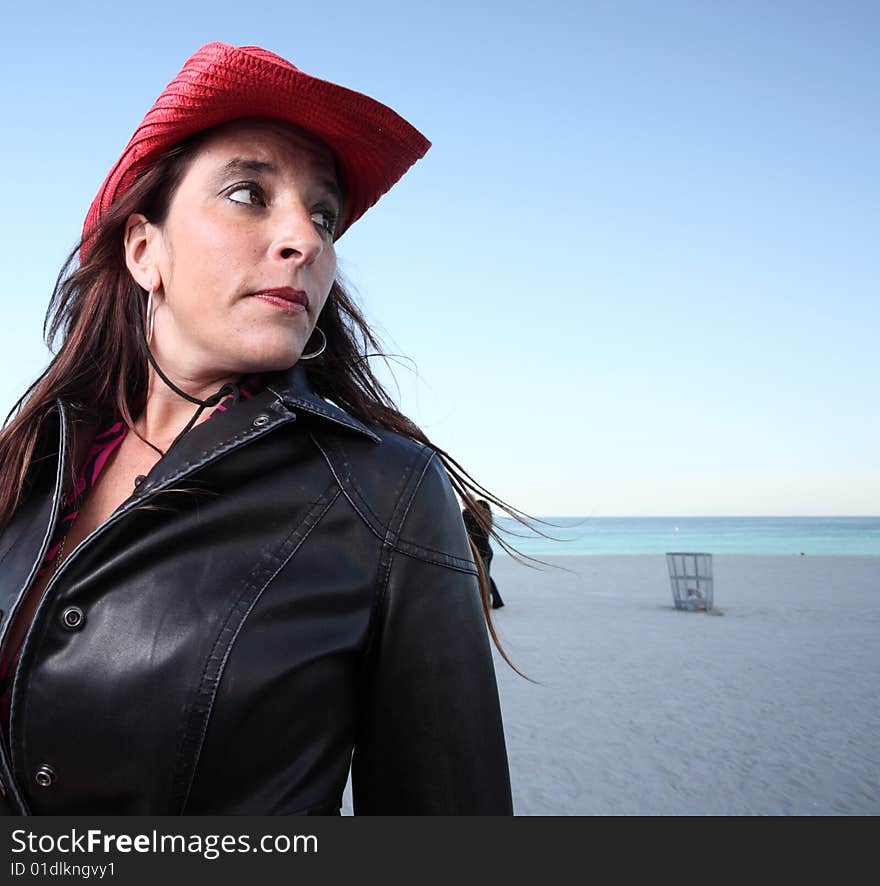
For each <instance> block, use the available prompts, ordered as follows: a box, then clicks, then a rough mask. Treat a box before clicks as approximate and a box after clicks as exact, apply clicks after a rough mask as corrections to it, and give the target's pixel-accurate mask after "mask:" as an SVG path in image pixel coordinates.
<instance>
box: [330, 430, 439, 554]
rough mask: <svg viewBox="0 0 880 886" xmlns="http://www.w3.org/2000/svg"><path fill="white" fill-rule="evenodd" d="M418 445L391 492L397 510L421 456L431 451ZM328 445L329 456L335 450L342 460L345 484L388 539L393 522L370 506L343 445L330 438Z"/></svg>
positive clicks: (380, 535)
mask: <svg viewBox="0 0 880 886" xmlns="http://www.w3.org/2000/svg"><path fill="white" fill-rule="evenodd" d="M418 446H419V448H418V449H417V450H416V451H415V452H414V453H413V455H412V458H411V459H410V461H409V462H407V463H406V465H405V466H404V468H403V470H402V471H401V473H400V476H399V479H398V482H397V483H396V485H395V487H394V489H393V491H392V493H391V494H392V498H393V499H394V500H395V510H396V505H397V502H398V500H399V497H401V496H403V494H404V491H405V490H406V487H407V485H408V483H409V480H410V476H411V474H412V472H413V470H414V468H415V466H416V465H417V464H418V460H419V458H420V457H423V456H424V453H425V452H429V453H430V452H431V450H429V449H428V448H427V447H426V446H423V445H422V444H421V443H419V444H418ZM326 447H327V450H328V452H327V456H328V457H329V452H333V453H334V454H335V456H336V458H337V459H339V460H340V461H341V462H342V467H343V476H344V479H345V485H347V486H349V487H350V488H351V490H352V493H353V494H354V495H357V497H358V499H359V500H360V503H361V507H362V508H364V509H365V510H367V511H369V512H370V514H371V515H372V517H373V519H374V521H375V524H374V525H375V529H376V533H377V534H378V535H379V537H380V538H384V540H388V538H389V534H388V529H389V526H390V525H391V522H389V524H387V525H386V524H385V523H384V522H383V520H382V519H381V518H380V517H379V515H378V514H376V512H375V511H374V510H373V509H372V507H371V506H370V501H369V497H368V496H367V495H365V494H364V491H363V490H362V489H361V487H360V485H359V484H358V481H357V476H356V475H355V473H354V471H352V470H351V463H350V461H349V459H348V456H347V454H346V452H345V450H344V449H343V448H342V446H341V445H340V444H339V443H338V442H336V441H334V440H328V441H327V442H326ZM383 530H384V536H383Z"/></svg>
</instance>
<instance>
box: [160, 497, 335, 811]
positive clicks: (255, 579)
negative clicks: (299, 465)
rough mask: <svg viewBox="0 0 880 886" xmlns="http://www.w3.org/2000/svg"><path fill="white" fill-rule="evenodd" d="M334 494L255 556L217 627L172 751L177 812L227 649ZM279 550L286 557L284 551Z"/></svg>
mask: <svg viewBox="0 0 880 886" xmlns="http://www.w3.org/2000/svg"><path fill="white" fill-rule="evenodd" d="M339 495H340V490H339V489H338V488H337V487H336V484H335V483H331V484H330V485H329V486H328V487H327V488H326V489H325V490H324V492H323V493H322V494H321V496H320V497H319V498H318V499H317V500H316V501H315V502H313V504H312V505H311V507H310V508H309V510H308V511H307V512H306V514H305V516H304V517H303V518H302V520H301V521H300V522H299V523H298V524H297V525H296V527H295V528H294V529H293V530H292V531H291V532H290V534H289V535H288V536H287V537H286V538H285V539H284V541H283V542H282V543H281V544H280V545H276V546H275V547H274V556H272V552H270V551H269V550H264V551H262V552H261V555H260V559H259V560H258V562H257V564H256V566H255V567H254V570H253V572H252V573H251V575H250V576H249V577H248V580H247V582H246V584H245V586H244V588H243V589H242V591H241V593H240V594H239V595H238V598H237V599H236V600H235V602H234V603H233V604H232V605H231V606H230V608H229V612H228V614H227V617H226V620H225V621H224V622H223V624H222V625H221V626H220V629H219V631H218V632H217V636H216V638H215V640H214V645H213V647H212V649H211V652H210V654H209V655H208V657H207V659H206V661H205V668H204V670H203V671H202V676H201V678H200V680H199V684H198V688H197V690H196V693H195V698H194V700H193V702H192V703H191V704H190V705H189V706H188V708H187V712H186V716H185V717H184V718H183V722H182V727H181V734H180V738H179V740H178V749H177V752H176V754H175V758H176V760H175V765H174V768H173V776H172V780H171V797H170V800H171V801H172V803H173V804H174V805H175V806H177V807H179V809H180V810H181V811H182V810H183V809H185V808H186V804H187V802H188V800H189V795H190V793H191V791H192V786H193V782H194V781H195V776H196V771H197V769H198V764H199V758H200V757H201V753H202V747H203V746H204V742H205V736H206V734H207V731H208V724H209V722H210V719H211V712H212V710H213V707H214V701H215V700H216V697H217V690H218V688H219V686H220V680H221V679H222V677H223V672H224V669H225V667H226V662H227V661H228V659H229V656H230V655H231V653H232V647H233V646H234V645H235V641H236V639H237V638H238V635H239V633H240V632H241V630H242V628H243V627H244V624H245V622H246V621H247V618H248V616H249V615H250V614H251V612H252V611H253V608H254V607H255V606H256V605H257V603H258V601H259V600H260V597H262V595H263V592H264V591H265V590H266V588H267V587H268V586H269V585H270V584H271V583H272V582H273V581H274V580H275V578H276V577H277V575H278V573H279V572H281V570H282V569H283V568H284V567H285V566H286V565H287V563H288V562H289V561H290V559H291V558H292V557H293V556H294V555H295V554H296V552H297V551H298V550H299V549H300V547H302V545H303V543H304V542H305V540H306V539H307V538H308V537H309V535H310V534H311V532H312V530H313V529H314V528H315V527H316V526H317V525H318V524H319V523H320V522H321V520H322V518H323V517H324V515H325V514H326V513H327V511H329V510H330V508H331V507H332V506H333V503H334V502H335V501H336V500H337V499H338V498H339ZM285 551H286V553H284V552H285ZM264 559H265V561H266V562H264ZM193 720H196V721H197V722H196V724H195V727H194V728H190V725H189V724H190V722H191V721H193ZM198 721H201V722H200V723H199V722H198ZM196 730H197V731H196ZM187 769H188V770H189V776H188V778H187V776H186V771H187ZM184 779H186V785H185V786H183V785H182V786H181V787H182V790H181V791H178V790H177V784H178V782H181V781H183V780H184Z"/></svg>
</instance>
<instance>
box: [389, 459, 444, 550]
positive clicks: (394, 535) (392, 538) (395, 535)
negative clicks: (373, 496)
mask: <svg viewBox="0 0 880 886" xmlns="http://www.w3.org/2000/svg"><path fill="white" fill-rule="evenodd" d="M425 452H426V453H427V455H428V457H427V458H426V459H425V463H424V464H423V465H422V470H421V472H420V473H419V477H418V479H417V480H416V481H415V484H414V485H413V490H412V492H411V493H410V496H409V499H408V500H407V502H406V506H405V507H403V513H402V514H401V515H400V519H399V522H398V524H397V525H396V526H395V525H394V521H395V519H396V518H397V513H398V511H400V509H401V507H402V506H403V502H404V497H403V494H402V493H401V496H400V498H398V500H397V501H396V502H395V504H394V513H393V514H392V515H391V520H390V521H389V523H388V534H387V536H386V539H387V541H388V542H390V543H391V544H393V545H395V547H396V546H397V542H398V540H399V539H400V533H401V531H402V530H403V524H404V523H405V522H406V518H407V515H408V514H409V511H410V508H411V507H412V505H413V502H414V501H415V500H416V496H417V495H418V494H419V489H421V487H422V481H423V480H424V479H425V474H427V472H428V467H429V466H430V464H431V462H432V461H433V459H434V452H433V451H432V450H430V449H427V450H425Z"/></svg>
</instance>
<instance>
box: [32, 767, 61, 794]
mask: <svg viewBox="0 0 880 886" xmlns="http://www.w3.org/2000/svg"><path fill="white" fill-rule="evenodd" d="M57 779H58V776H57V775H56V774H55V770H54V769H53V768H52V767H51V766H49V765H48V764H47V763H43V765H42V766H40V768H39V769H38V770H37V771H36V772H35V773H34V781H35V782H36V783H37V784H38V785H39V786H40V787H41V788H48V787H51V786H52V785H53V784H55V782H56V781H57Z"/></svg>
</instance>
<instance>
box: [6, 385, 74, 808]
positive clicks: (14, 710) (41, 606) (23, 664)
mask: <svg viewBox="0 0 880 886" xmlns="http://www.w3.org/2000/svg"><path fill="white" fill-rule="evenodd" d="M56 404H57V406H58V415H59V419H60V427H59V444H58V447H59V448H58V466H57V468H56V470H55V489H54V490H53V492H52V509H51V512H50V516H49V525H48V527H47V528H46V532H45V535H44V536H43V543H42V544H41V545H40V550H39V553H38V554H37V559H36V562H35V563H34V565H33V566H32V567H31V571H30V572H29V573H28V577H27V579H26V580H25V585H24V586H25V587H29V586H30V584H31V583H32V582H33V580H34V577H35V575H36V573H37V570H39V568H40V566H41V564H42V562H43V557H45V556H46V550H47V548H48V547H49V543H50V542H51V540H52V533H53V532H54V530H55V524H56V522H57V520H58V514H59V513H60V510H61V502H62V496H63V493H64V471H65V469H66V467H67V455H68V452H67V413H66V412H65V411H64V404H63V403H62V402H61V401H60V400H57V401H56ZM51 583H52V580H51V579H50V580H49V582H48V584H47V585H46V590H48V588H49V585H50V584H51ZM49 605H50V602H49V595H48V594H47V593H46V591H45V590H44V591H43V596H42V598H41V599H40V602H39V603H38V604H37V608H36V610H35V611H34V614H33V615H32V616H31V623H30V625H29V626H28V629H27V631H26V632H25V635H24V637H23V638H22V640H21V647H20V649H19V653H18V664H17V665H16V667H15V672H14V676H13V681H12V697H11V700H10V705H9V729H8V733H9V734H8V735H7V739H8V741H7V744H8V745H9V757H10V759H9V763H10V767H11V768H12V769H13V770H14V769H15V759H16V757H18V758H19V759H20V760H21V763H22V765H23V766H24V765H25V758H26V757H27V753H28V752H27V750H26V742H24V741H22V743H21V754H20V755H16V754H15V742H14V739H15V732H16V730H15V729H14V728H13V727H14V726H15V721H16V719H17V716H16V715H17V714H18V710H19V709H21V714H20V716H21V717H24V713H25V711H27V701H28V700H27V697H25V699H24V701H23V703H22V704H21V705H19V704H16V701H17V699H16V691H15V690H16V687H17V686H18V685H19V679H20V678H21V677H22V675H23V674H24V672H25V671H26V670H27V671H29V670H30V668H29V665H28V655H27V653H28V649H29V648H30V649H33V644H34V641H33V640H32V639H31V638H32V637H33V635H34V634H35V633H36V630H35V626H36V625H37V624H39V617H40V613H41V612H43V611H45V609H46V607H47V606H49ZM16 608H17V605H16ZM11 624H12V619H11V618H10V619H8V620H7V622H6V624H5V625H4V627H3V631H2V639H4V640H5V639H6V634H7V632H8V630H9V628H10V625H11ZM48 629H49V625H48V622H47V623H46V624H45V625H44V626H43V631H42V632H41V634H40V637H41V638H42V637H44V636H45V633H46V631H47V630H48ZM24 771H25V772H27V771H28V770H27V768H25V769H24ZM8 789H9V790H10V791H11V792H12V794H13V795H14V796H15V798H16V799H17V800H18V801H19V802H20V803H21V805H22V806H24V808H25V809H27V804H26V803H25V802H24V798H23V797H20V796H19V795H18V791H17V789H16V786H15V782H14V780H12V779H10V785H9V788H8Z"/></svg>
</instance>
